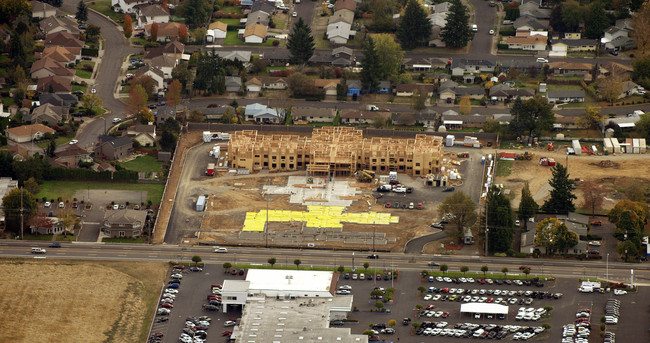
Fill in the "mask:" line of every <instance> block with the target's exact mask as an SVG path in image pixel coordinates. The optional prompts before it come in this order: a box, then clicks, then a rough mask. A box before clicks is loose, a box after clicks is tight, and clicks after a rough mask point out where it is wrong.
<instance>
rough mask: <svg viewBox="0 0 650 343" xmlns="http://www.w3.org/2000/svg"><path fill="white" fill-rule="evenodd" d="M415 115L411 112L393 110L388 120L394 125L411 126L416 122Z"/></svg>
mask: <svg viewBox="0 0 650 343" xmlns="http://www.w3.org/2000/svg"><path fill="white" fill-rule="evenodd" d="M415 115H416V114H415V113H412V112H401V113H398V112H393V113H391V114H390V120H391V122H392V123H393V124H395V125H401V126H413V125H415V124H416V121H415Z"/></svg>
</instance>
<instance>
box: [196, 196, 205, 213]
mask: <svg viewBox="0 0 650 343" xmlns="http://www.w3.org/2000/svg"><path fill="white" fill-rule="evenodd" d="M205 200H206V199H205V195H201V196H200V197H199V199H198V200H196V211H197V212H203V211H205Z"/></svg>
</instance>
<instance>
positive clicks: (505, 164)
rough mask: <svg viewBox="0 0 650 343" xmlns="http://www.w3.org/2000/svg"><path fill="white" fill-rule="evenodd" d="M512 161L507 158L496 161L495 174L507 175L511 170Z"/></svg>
mask: <svg viewBox="0 0 650 343" xmlns="http://www.w3.org/2000/svg"><path fill="white" fill-rule="evenodd" d="M512 162H513V161H509V160H500V161H499V162H497V171H496V176H504V177H505V176H508V175H510V173H511V172H512Z"/></svg>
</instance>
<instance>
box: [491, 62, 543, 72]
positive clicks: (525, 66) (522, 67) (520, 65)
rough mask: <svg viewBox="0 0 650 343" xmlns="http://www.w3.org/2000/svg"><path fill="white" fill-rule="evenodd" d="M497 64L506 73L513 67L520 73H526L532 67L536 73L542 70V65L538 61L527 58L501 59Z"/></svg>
mask: <svg viewBox="0 0 650 343" xmlns="http://www.w3.org/2000/svg"><path fill="white" fill-rule="evenodd" d="M499 66H500V69H501V72H503V73H508V72H510V70H514V69H516V70H518V71H520V72H522V73H528V72H530V71H531V70H532V69H535V70H536V71H537V72H538V73H540V72H542V65H541V64H540V63H536V62H535V61H528V60H514V59H511V60H502V61H499Z"/></svg>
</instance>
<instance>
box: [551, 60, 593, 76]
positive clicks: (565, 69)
mask: <svg viewBox="0 0 650 343" xmlns="http://www.w3.org/2000/svg"><path fill="white" fill-rule="evenodd" d="M550 68H551V72H552V73H553V75H563V76H574V75H585V74H590V73H591V71H592V70H593V69H594V65H593V64H591V63H576V62H553V63H551V64H550Z"/></svg>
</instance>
